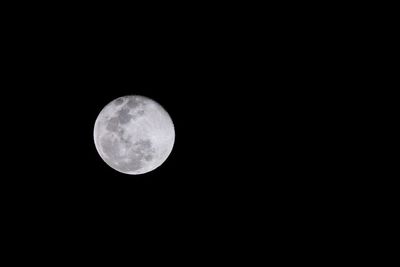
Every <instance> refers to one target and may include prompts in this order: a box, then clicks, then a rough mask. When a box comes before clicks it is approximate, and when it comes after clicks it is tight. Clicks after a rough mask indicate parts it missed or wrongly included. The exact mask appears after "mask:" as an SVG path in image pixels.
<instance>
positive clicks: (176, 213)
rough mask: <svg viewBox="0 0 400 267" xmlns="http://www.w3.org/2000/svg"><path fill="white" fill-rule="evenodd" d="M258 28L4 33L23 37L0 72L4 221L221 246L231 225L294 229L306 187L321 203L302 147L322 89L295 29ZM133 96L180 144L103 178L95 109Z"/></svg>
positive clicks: (71, 27) (312, 164)
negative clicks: (211, 239)
mask: <svg viewBox="0 0 400 267" xmlns="http://www.w3.org/2000/svg"><path fill="white" fill-rule="evenodd" d="M189 17H190V16H189ZM262 18H263V17H258V16H254V17H252V21H250V22H249V21H248V24H244V23H241V22H239V21H238V20H234V21H236V22H235V23H234V22H232V23H228V22H227V21H225V20H222V21H218V23H217V22H215V23H214V22H213V23H211V22H210V23H208V24H204V23H201V21H200V20H196V19H194V21H193V23H184V22H182V21H177V22H175V23H170V24H163V23H158V24H157V23H155V24H154V25H153V24H151V23H149V24H146V27H144V26H137V24H135V23H132V24H129V23H128V22H127V21H125V22H126V23H127V24H124V25H125V27H120V28H119V27H115V26H114V27H109V26H107V25H108V24H107V23H100V22H99V23H94V22H93V21H92V22H91V21H83V22H82V21H80V22H79V23H78V22H76V23H74V24H70V23H65V21H64V20H61V22H59V23H48V21H45V22H44V23H40V22H39V23H36V24H30V23H22V25H14V24H13V25H14V26H15V29H17V28H18V29H21V30H20V31H14V30H12V31H10V34H11V35H12V36H13V38H9V39H8V46H7V49H6V54H7V58H8V60H7V61H6V63H5V64H6V67H7V68H6V70H5V71H4V73H3V75H4V77H6V79H7V82H6V88H7V89H6V90H5V91H4V92H5V93H4V95H3V96H4V102H6V104H5V105H3V107H2V108H3V109H4V112H3V114H6V115H5V116H4V127H5V131H4V132H5V133H6V135H7V136H8V137H7V138H5V141H4V142H5V143H6V145H5V146H6V148H7V151H10V155H11V156H8V161H7V163H6V165H7V166H6V167H5V168H7V169H8V170H9V171H7V174H6V175H5V178H3V179H2V190H3V196H4V198H5V199H6V200H5V201H6V202H5V203H6V206H7V208H8V209H9V210H10V211H11V212H16V214H22V215H20V216H22V217H23V218H39V221H42V220H45V219H51V220H54V221H57V222H58V223H56V224H57V225H59V226H61V225H64V224H66V225H67V224H68V225H75V226H76V225H77V223H76V222H77V221H80V222H82V223H83V224H86V226H87V227H88V228H90V227H92V228H91V229H95V228H96V227H97V226H99V225H102V226H103V227H104V225H105V224H108V225H110V227H111V228H113V229H115V228H117V229H118V227H119V226H121V225H122V226H125V227H127V228H129V229H131V230H132V228H134V226H132V225H136V224H139V225H140V227H144V225H146V227H154V229H155V231H156V232H157V231H159V232H164V231H162V230H160V227H166V228H164V230H165V232H168V233H170V232H171V231H172V230H171V229H175V231H176V229H177V228H174V226H173V225H175V226H176V225H177V224H176V222H177V221H178V222H180V223H181V224H178V225H179V228H180V229H181V230H182V229H189V228H190V227H192V230H193V229H194V228H195V229H197V230H196V233H197V235H199V236H200V235H207V233H210V232H207V229H210V231H211V232H212V231H214V230H215V228H218V229H219V230H218V231H222V232H223V233H224V235H225V236H226V237H227V238H228V237H229V236H230V238H232V235H231V234H230V233H231V231H234V228H235V227H236V229H237V227H238V226H237V225H236V226H233V225H232V223H234V222H236V223H238V224H240V222H243V224H246V221H248V220H249V222H248V224H247V226H246V227H248V228H246V229H249V231H250V232H251V229H252V227H249V225H253V226H254V225H259V226H261V229H262V228H263V227H262V224H263V223H264V222H265V221H264V220H263V218H264V217H265V216H267V217H268V218H272V219H271V220H272V221H273V224H274V225H275V226H276V227H277V225H279V224H282V225H285V223H288V222H289V221H290V220H291V219H292V218H294V217H296V216H300V217H301V216H302V215H301V214H304V213H305V212H306V211H305V210H307V208H308V207H309V206H308V204H310V203H315V201H314V200H313V198H311V197H310V192H312V194H315V190H314V188H315V187H316V186H319V185H321V186H320V187H319V189H318V194H321V195H323V194H324V193H325V192H328V191H329V189H328V188H327V187H326V186H325V184H322V182H321V180H319V179H316V178H315V177H320V176H323V177H326V176H327V175H329V174H330V173H331V171H332V169H329V168H328V169H323V170H321V166H322V165H323V164H325V162H324V159H323V158H318V157H319V155H321V153H320V150H322V149H323V145H321V147H319V146H318V147H315V146H314V145H310V144H311V142H310V140H313V142H314V141H315V140H319V138H320V136H321V135H322V134H323V133H324V132H325V131H326V129H325V128H323V127H322V128H318V127H315V126H316V125H318V124H314V122H315V121H313V122H312V120H311V119H310V118H312V117H313V118H314V117H315V116H316V113H315V110H313V109H312V108H311V106H312V105H314V104H313V102H314V97H315V94H314V92H315V91H313V89H314V88H315V86H317V85H320V80H319V79H317V78H313V79H309V76H310V75H311V74H310V73H311V67H310V64H309V60H310V59H309V58H308V57H307V53H305V52H303V51H305V50H306V49H308V48H306V47H303V42H302V41H301V40H304V39H307V38H306V37H305V36H304V34H303V33H300V32H301V31H296V25H295V24H292V26H290V27H288V28H287V29H289V30H291V32H292V33H291V34H287V33H288V31H286V30H285V31H283V30H281V29H284V28H285V29H286V26H285V24H284V22H283V21H280V20H279V19H275V20H274V19H271V18H269V19H267V20H268V21H269V22H273V23H272V24H268V23H267V24H268V25H269V26H265V27H264V25H265V24H260V22H259V21H258V20H259V19H262ZM16 24H17V23H16ZM144 24H145V23H144V22H143V21H142V24H140V25H144ZM246 25H247V26H246ZM294 42H296V45H293V43H294ZM314 67H316V68H318V63H317V65H315V66H312V68H314ZM315 74H316V72H312V75H313V77H316V76H318V75H316V76H315ZM318 77H321V76H318ZM130 94H138V95H144V96H147V97H149V98H151V99H154V100H155V101H157V102H158V103H160V104H161V105H162V106H163V107H164V108H165V109H166V110H167V111H168V113H169V114H170V116H171V118H172V120H173V122H174V125H175V131H176V138H175V145H174V148H173V151H172V153H171V154H170V156H169V158H168V159H167V160H166V161H165V162H164V164H163V165H161V166H160V167H159V168H157V169H156V170H154V171H152V172H150V173H147V174H144V175H139V176H129V175H124V174H121V173H119V172H116V171H115V170H113V169H111V168H110V167H108V165H107V164H105V163H104V162H103V160H102V159H101V158H100V156H99V155H98V153H97V151H96V148H95V146H94V141H93V127H94V123H95V120H96V117H97V115H98V114H99V112H100V111H101V109H102V108H103V107H104V106H105V105H106V104H107V103H109V102H110V101H111V100H113V99H115V98H117V97H119V96H123V95H130ZM317 96H318V91H317ZM321 99H322V100H321ZM321 99H320V100H318V105H321V106H323V105H324V103H325V102H324V101H325V100H324V98H321ZM310 103H312V105H310ZM319 119H321V118H318V120H319ZM318 120H317V121H318ZM311 124H312V126H311ZM311 129H312V130H311ZM317 143H318V142H317ZM318 144H319V143H318ZM321 144H323V142H321ZM319 149H320V150H319ZM320 183H321V184H320ZM307 203H308V204H307ZM310 205H311V204H310ZM312 205H315V204H312ZM287 214H290V216H289V217H290V218H289V219H288V220H286V219H285V220H284V219H282V220H281V219H279V218H284V217H285V216H288V215H287ZM299 214H300V215H299ZM16 216H17V215H16ZM32 220H33V219H32ZM21 221H22V220H21ZM166 225H168V226H166ZM49 227H50V226H49ZM140 227H139V228H140ZM140 229H143V228H140ZM166 229H167V230H166ZM168 229H169V230H168ZM211 229H214V230H211ZM134 230H137V228H136V229H134ZM215 231H217V230H215Z"/></svg>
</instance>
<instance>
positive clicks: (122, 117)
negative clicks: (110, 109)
mask: <svg viewBox="0 0 400 267" xmlns="http://www.w3.org/2000/svg"><path fill="white" fill-rule="evenodd" d="M118 119H119V122H120V123H121V124H125V123H128V122H129V121H130V120H131V119H132V115H130V114H129V109H127V108H123V109H121V110H120V111H119V112H118Z"/></svg>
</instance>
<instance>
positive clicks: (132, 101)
mask: <svg viewBox="0 0 400 267" xmlns="http://www.w3.org/2000/svg"><path fill="white" fill-rule="evenodd" d="M126 105H127V106H128V107H130V108H133V109H135V108H137V107H139V106H140V105H144V100H143V99H142V98H141V97H135V96H131V97H129V100H128V103H126Z"/></svg>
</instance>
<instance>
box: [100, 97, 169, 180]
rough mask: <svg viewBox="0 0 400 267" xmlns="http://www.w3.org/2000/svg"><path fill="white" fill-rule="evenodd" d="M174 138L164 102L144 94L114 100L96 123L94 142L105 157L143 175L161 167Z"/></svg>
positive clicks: (124, 169) (117, 167)
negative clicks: (159, 102)
mask: <svg viewBox="0 0 400 267" xmlns="http://www.w3.org/2000/svg"><path fill="white" fill-rule="evenodd" d="M174 141H175V130H174V125H173V123H172V120H171V117H170V116H169V115H168V113H167V112H166V111H165V109H164V108H163V107H162V106H161V105H160V104H158V103H157V102H155V101H153V100H151V99H149V98H147V97H144V96H137V95H132V96H124V97H120V98H117V99H115V100H113V101H111V102H110V103H109V104H108V105H106V106H105V107H104V108H103V110H102V111H101V112H100V114H99V116H98V117H97V119H96V123H95V126H94V143H95V145H96V149H97V151H98V152H99V154H100V156H101V158H102V159H103V160H104V161H105V162H106V163H107V164H108V165H109V166H110V167H112V168H113V169H115V170H117V171H119V172H122V173H126V174H143V173H146V172H149V171H152V170H154V169H156V168H157V167H159V166H160V165H161V164H162V163H163V162H164V161H165V160H166V159H167V158H168V156H169V154H170V153H171V151H172V147H173V146H174Z"/></svg>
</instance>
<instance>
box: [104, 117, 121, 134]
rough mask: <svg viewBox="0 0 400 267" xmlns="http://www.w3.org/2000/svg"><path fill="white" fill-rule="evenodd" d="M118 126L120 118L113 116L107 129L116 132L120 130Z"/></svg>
mask: <svg viewBox="0 0 400 267" xmlns="http://www.w3.org/2000/svg"><path fill="white" fill-rule="evenodd" d="M118 127H119V122H118V118H116V117H113V118H111V119H109V120H108V122H107V127H106V129H107V130H109V131H110V132H116V131H117V130H118Z"/></svg>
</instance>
